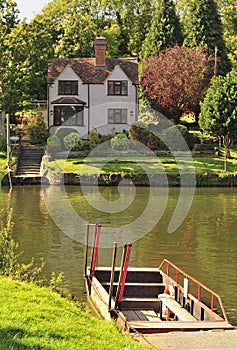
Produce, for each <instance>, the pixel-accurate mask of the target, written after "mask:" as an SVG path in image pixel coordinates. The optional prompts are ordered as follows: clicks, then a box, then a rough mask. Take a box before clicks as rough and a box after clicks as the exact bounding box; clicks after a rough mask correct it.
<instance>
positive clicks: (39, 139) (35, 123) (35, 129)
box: [28, 113, 49, 144]
mask: <svg viewBox="0 0 237 350" xmlns="http://www.w3.org/2000/svg"><path fill="white" fill-rule="evenodd" d="M28 135H29V136H30V142H31V143H32V144H45V143H46V140H47V138H48V136H49V132H48V127H47V125H46V124H45V122H44V119H43V116H42V113H38V115H36V116H34V117H31V118H29V120H28Z"/></svg>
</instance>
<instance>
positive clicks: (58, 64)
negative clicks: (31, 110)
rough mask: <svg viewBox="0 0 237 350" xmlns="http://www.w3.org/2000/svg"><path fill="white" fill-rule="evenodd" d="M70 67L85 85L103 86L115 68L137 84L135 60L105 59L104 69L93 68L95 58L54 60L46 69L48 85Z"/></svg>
mask: <svg viewBox="0 0 237 350" xmlns="http://www.w3.org/2000/svg"><path fill="white" fill-rule="evenodd" d="M68 65H69V66H70V67H71V68H72V69H73V70H74V72H75V73H76V74H77V75H78V76H79V77H80V78H81V80H82V81H83V83H85V84H89V83H90V84H103V82H104V81H105V79H106V78H107V77H108V76H109V75H110V74H111V72H112V71H113V69H114V68H115V66H117V65H118V66H120V68H121V69H122V70H123V71H124V73H125V74H126V75H127V76H128V78H129V79H130V80H131V81H132V83H133V84H138V64H137V59H135V58H107V59H106V67H104V68H99V67H95V58H78V59H76V58H73V59H54V60H53V61H52V63H50V64H49V67H48V83H53V82H54V80H55V79H56V78H57V77H58V76H59V75H60V74H61V73H62V71H63V70H64V69H65V68H66V66H68Z"/></svg>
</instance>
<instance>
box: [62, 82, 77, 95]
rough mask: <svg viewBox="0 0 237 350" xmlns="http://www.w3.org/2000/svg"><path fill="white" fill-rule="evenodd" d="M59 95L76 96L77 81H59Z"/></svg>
mask: <svg viewBox="0 0 237 350" xmlns="http://www.w3.org/2000/svg"><path fill="white" fill-rule="evenodd" d="M58 94H59V95H78V81H77V80H59V82H58Z"/></svg>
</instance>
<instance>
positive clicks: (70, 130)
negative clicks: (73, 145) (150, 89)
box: [54, 128, 78, 142]
mask: <svg viewBox="0 0 237 350" xmlns="http://www.w3.org/2000/svg"><path fill="white" fill-rule="evenodd" d="M73 132H74V133H76V134H78V132H77V130H75V129H73V128H60V129H57V131H56V133H55V134H54V135H56V136H57V137H58V138H59V139H60V140H61V142H63V139H64V137H65V136H67V135H68V134H71V133H73Z"/></svg>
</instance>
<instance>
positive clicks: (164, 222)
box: [0, 186, 237, 325]
mask: <svg viewBox="0 0 237 350" xmlns="http://www.w3.org/2000/svg"><path fill="white" fill-rule="evenodd" d="M100 191H101V194H102V195H103V196H104V197H105V198H106V199H107V200H111V201H114V200H116V199H117V198H118V196H119V193H118V191H117V189H116V188H112V187H104V188H101V189H100ZM66 192H67V196H68V199H69V201H70V203H71V205H72V207H73V208H74V210H75V212H77V213H79V214H80V215H81V216H82V218H83V219H84V220H85V222H86V221H90V222H98V223H102V224H103V225H105V226H106V225H107V226H108V225H111V224H113V225H115V226H117V227H119V225H120V224H124V223H128V222H129V221H130V220H134V218H136V217H137V216H139V215H140V214H141V213H142V212H143V210H144V207H145V205H146V203H147V201H148V196H149V189H148V188H138V189H137V191H136V196H135V199H134V202H133V203H132V205H131V206H129V207H128V208H127V209H126V210H124V211H122V212H121V213H114V214H112V213H110V214H109V215H108V214H107V213H103V212H102V211H98V210H96V209H94V208H93V207H92V206H91V205H89V203H88V202H87V201H86V200H85V198H84V197H83V194H82V193H81V191H80V188H79V187H77V186H74V187H70V186H69V187H66ZM236 194H237V189H225V188H218V189H214V188H213V189H212V188H210V189H197V191H196V194H195V197H194V200H193V203H192V206H191V209H190V211H189V214H188V216H187V217H186V219H185V220H184V222H183V223H182V225H181V226H180V227H179V228H178V229H177V230H176V231H175V232H174V233H172V234H169V233H168V226H169V222H170V219H171V217H172V215H173V212H174V209H175V207H176V205H177V201H178V198H179V189H178V188H173V189H170V190H169V199H168V202H167V205H166V209H165V211H164V213H163V215H162V217H161V219H160V220H159V222H158V223H157V224H156V225H155V227H154V228H153V229H151V230H150V231H149V233H148V234H146V235H145V236H144V237H142V235H141V232H138V233H137V237H138V238H139V239H138V240H137V241H136V242H134V244H133V248H132V254H131V262H130V265H133V266H141V267H142V266H150V267H153V266H157V265H159V264H160V262H161V261H162V259H163V258H168V259H170V260H171V261H173V262H174V263H175V264H176V265H178V266H180V267H181V268H182V269H183V270H185V271H187V272H188V273H189V274H191V275H193V276H194V277H196V278H198V279H200V280H201V281H202V282H203V283H205V284H207V285H208V286H209V287H210V288H212V289H214V290H215V291H216V292H217V293H219V294H220V295H221V297H222V299H223V301H224V304H225V307H226V309H227V313H228V316H229V318H230V321H231V322H232V323H233V324H235V325H236V324H237V317H236V311H237V308H236V304H235V294H234V293H235V291H236V290H237V274H236V271H235V270H236V262H237V196H236ZM90 195H91V196H93V188H92V189H91V192H90ZM125 195H126V193H123V196H125ZM94 200H95V201H96V200H97V198H96V197H95V198H94ZM161 200H162V197H161ZM7 207H12V208H13V220H14V222H15V226H14V237H15V239H16V240H17V241H18V243H19V249H20V250H22V251H24V253H23V256H22V257H21V259H22V260H23V261H24V262H28V261H29V260H30V259H31V257H32V256H33V257H35V259H36V261H39V260H40V258H41V257H44V258H45V260H46V268H45V273H46V275H47V276H49V275H50V274H51V272H52V271H54V272H56V273H59V272H61V271H63V272H64V273H65V277H66V279H67V280H68V283H69V286H70V290H71V291H72V292H73V293H75V292H76V293H77V294H78V295H79V297H82V296H83V292H84V284H83V268H84V267H83V261H84V246H83V244H81V243H80V242H78V241H76V240H73V239H71V238H70V237H68V236H67V235H65V233H64V232H62V231H61V230H60V228H58V227H57V226H56V224H55V222H54V221H53V220H52V218H51V216H50V215H49V213H48V210H47V207H46V206H45V202H44V194H43V190H42V189H41V188H40V187H37V186H34V187H30V186H29V187H28V186H26V187H15V188H13V191H12V194H11V197H9V195H8V192H7V190H6V189H5V188H2V189H1V190H0V209H2V208H7ZM58 208H60V210H59V209H58V215H59V216H60V215H62V211H63V207H62V206H58ZM75 229H76V231H78V232H80V233H81V234H83V232H84V230H85V227H79V226H78V227H75ZM102 232H103V229H102ZM134 234H135V235H136V232H134ZM111 259H112V251H111V249H105V248H104V249H101V251H100V256H99V263H100V264H103V265H109V264H110V260H111ZM118 264H119V254H118Z"/></svg>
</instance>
